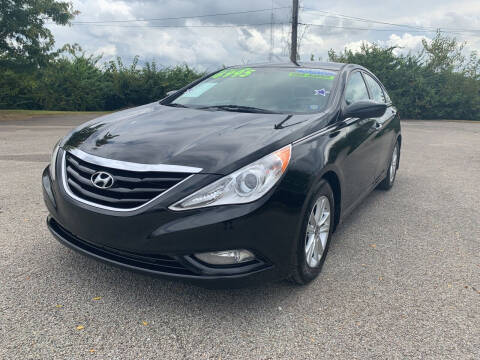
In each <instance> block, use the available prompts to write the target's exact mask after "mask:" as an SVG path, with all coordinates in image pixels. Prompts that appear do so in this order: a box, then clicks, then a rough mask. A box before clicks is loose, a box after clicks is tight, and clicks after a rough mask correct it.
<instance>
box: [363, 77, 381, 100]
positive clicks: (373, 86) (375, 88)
mask: <svg viewBox="0 0 480 360" xmlns="http://www.w3.org/2000/svg"><path fill="white" fill-rule="evenodd" d="M363 76H365V80H367V84H368V88H369V89H370V93H371V94H372V99H373V100H375V101H376V102H381V103H384V102H386V99H385V94H384V93H383V90H382V88H381V87H380V85H378V82H376V81H375V79H373V78H372V77H371V76H370V75H368V74H363Z"/></svg>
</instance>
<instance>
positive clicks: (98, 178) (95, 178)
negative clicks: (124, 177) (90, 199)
mask: <svg viewBox="0 0 480 360" xmlns="http://www.w3.org/2000/svg"><path fill="white" fill-rule="evenodd" d="M90 180H91V181H92V184H93V186H95V187H97V188H99V189H108V188H110V187H112V185H113V176H112V175H110V174H109V173H107V172H105V171H97V172H96V173H95V174H93V175H92V177H91V178H90Z"/></svg>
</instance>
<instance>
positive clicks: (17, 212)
mask: <svg viewBox="0 0 480 360" xmlns="http://www.w3.org/2000/svg"><path fill="white" fill-rule="evenodd" d="M85 120H87V118H86V117H85V116H76V117H70V118H65V117H62V118H60V117H57V118H36V119H33V120H30V121H28V120H25V121H11V122H8V121H4V122H2V123H0V269H1V276H0V358H1V359H83V358H88V359H90V358H91V359H94V358H98V359H180V358H185V359H320V358H325V359H332V358H335V359H405V358H418V359H456V360H457V359H479V358H480V184H479V181H480V123H476V124H475V123H462V122H426V121H425V122H423V121H410V122H404V123H403V135H404V144H403V149H402V161H401V167H400V171H399V173H398V178H397V180H396V184H395V186H394V188H393V189H392V190H391V191H389V192H382V191H375V192H373V193H372V194H371V195H370V196H369V197H368V198H367V199H366V200H365V201H364V202H363V204H362V205H361V206H360V207H359V208H357V209H356V211H355V212H354V213H353V214H352V215H351V216H350V217H349V218H348V219H347V220H346V221H345V222H344V223H343V224H342V225H341V226H340V227H339V229H338V231H337V232H336V233H335V235H334V238H333V242H332V246H331V248H330V253H329V256H328V257H327V260H326V263H325V266H324V268H323V272H322V274H321V276H320V277H319V278H318V280H316V281H315V282H314V283H312V284H311V285H310V286H306V287H295V286H293V285H290V284H288V283H285V282H280V283H274V284H266V285H265V286H262V287H255V288H249V289H243V290H206V289H202V288H198V287H193V286H190V285H186V284H182V283H177V282H171V281H165V280H161V279H156V278H150V277H147V276H142V275H139V274H135V273H131V272H128V271H124V270H120V269H117V268H114V267H110V266H108V265H104V264H101V263H98V262H96V261H94V260H91V259H88V258H85V257H83V256H81V255H79V254H77V253H74V252H73V251H71V250H69V249H67V248H66V247H64V246H62V245H60V244H59V243H58V242H57V241H56V240H54V238H53V237H52V236H51V235H50V233H49V232H48V230H47V228H46V226H45V223H44V222H45V217H46V215H47V211H46V209H45V207H44V205H43V201H42V195H41V185H40V175H41V171H42V169H43V168H44V167H45V166H46V164H47V162H48V159H49V156H50V151H51V149H52V146H53V144H54V143H55V142H56V140H57V139H58V138H59V137H60V136H62V135H63V134H65V133H66V132H67V131H68V130H69V129H70V128H71V127H72V126H73V125H75V124H78V123H81V122H82V121H85Z"/></svg>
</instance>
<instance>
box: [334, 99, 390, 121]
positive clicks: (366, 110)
mask: <svg viewBox="0 0 480 360" xmlns="http://www.w3.org/2000/svg"><path fill="white" fill-rule="evenodd" d="M386 110H387V104H384V103H378V102H375V101H371V100H362V101H357V102H355V103H353V104H350V105H348V106H347V107H346V108H345V110H344V112H343V117H344V118H349V117H353V118H360V119H366V118H376V117H380V116H383V114H385V111H386Z"/></svg>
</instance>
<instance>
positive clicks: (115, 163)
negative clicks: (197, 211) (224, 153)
mask: <svg viewBox="0 0 480 360" xmlns="http://www.w3.org/2000/svg"><path fill="white" fill-rule="evenodd" d="M68 152H69V153H70V154H72V155H74V156H76V157H78V158H80V159H82V160H84V161H86V162H89V163H92V164H96V165H99V166H104V167H108V168H112V169H117V170H126V171H141V172H147V171H158V172H173V173H188V174H196V173H199V172H200V171H202V168H197V167H191V166H182V165H165V164H140V163H134V162H129V161H120V160H112V159H107V158H104V157H100V156H96V155H92V154H87V153H86V152H83V151H82V150H79V149H75V148H74V149H68Z"/></svg>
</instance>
